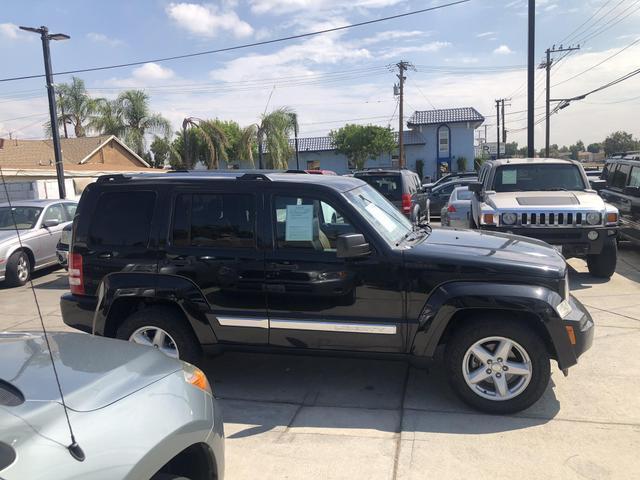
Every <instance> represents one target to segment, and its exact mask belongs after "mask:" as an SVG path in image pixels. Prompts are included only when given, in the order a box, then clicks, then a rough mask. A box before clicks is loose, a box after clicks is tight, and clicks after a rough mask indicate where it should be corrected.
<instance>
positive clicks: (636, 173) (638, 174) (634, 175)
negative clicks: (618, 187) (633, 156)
mask: <svg viewBox="0 0 640 480" xmlns="http://www.w3.org/2000/svg"><path fill="white" fill-rule="evenodd" d="M629 186H630V187H640V167H633V169H632V170H631V177H629Z"/></svg>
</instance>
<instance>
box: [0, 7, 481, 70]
mask: <svg viewBox="0 0 640 480" xmlns="http://www.w3.org/2000/svg"><path fill="white" fill-rule="evenodd" d="M469 1H471V0H457V1H454V2H449V3H445V4H442V5H436V6H433V7H428V8H422V9H420V10H414V11H411V12H405V13H399V14H396V15H390V16H388V17H382V18H376V19H374V20H367V21H365V22H358V23H351V24H348V25H342V26H340V27H333V28H326V29H324V30H317V31H315V32H307V33H301V34H298V35H290V36H288V37H281V38H274V39H271V40H263V41H260V42H252V43H245V44H242V45H234V46H232V47H225V48H218V49H215V50H205V51H202V52H194V53H187V54H183V55H174V56H171V57H161V58H155V59H150V60H140V61H136V62H128V63H120V64H115V65H106V66H102V67H91V68H79V69H76V70H67V71H63V72H55V73H53V75H70V74H74V73H86V72H96V71H100V70H111V69H114V68H125V67H134V66H138V65H144V64H145V63H161V62H168V61H173V60H181V59H185V58H193V57H199V56H203V55H211V54H214V53H222V52H230V51H233V50H241V49H245V48H251V47H258V46H261V45H270V44H273V43H280V42H286V41H289V40H297V39H300V38H307V37H313V36H316V35H322V34H325V33H331V32H338V31H341V30H347V29H349V28H355V27H362V26H365V25H372V24H375V23H380V22H386V21H388V20H395V19H398V18H404V17H409V16H412V15H418V14H421V13H426V12H431V11H434V10H440V9H443V8H447V7H452V6H454V5H460V4H463V3H467V2H469ZM41 77H44V75H23V76H20V77H10V78H0V82H11V81H14V80H26V79H30V78H41Z"/></svg>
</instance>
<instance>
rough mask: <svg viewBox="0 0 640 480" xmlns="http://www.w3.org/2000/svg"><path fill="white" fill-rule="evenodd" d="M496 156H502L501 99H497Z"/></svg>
mask: <svg viewBox="0 0 640 480" xmlns="http://www.w3.org/2000/svg"><path fill="white" fill-rule="evenodd" d="M496 158H500V100H496Z"/></svg>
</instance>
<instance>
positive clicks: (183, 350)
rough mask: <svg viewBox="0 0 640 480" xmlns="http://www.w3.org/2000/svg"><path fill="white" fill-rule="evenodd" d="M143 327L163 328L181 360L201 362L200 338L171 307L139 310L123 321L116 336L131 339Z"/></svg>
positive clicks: (193, 362)
mask: <svg viewBox="0 0 640 480" xmlns="http://www.w3.org/2000/svg"><path fill="white" fill-rule="evenodd" d="M142 327H156V328H161V329H162V330H164V331H165V332H167V333H168V334H169V335H170V336H171V338H172V339H173V340H174V343H175V345H176V348H177V349H178V354H179V358H180V360H184V361H185V362H189V363H191V364H194V365H195V364H197V363H198V362H199V360H200V358H201V356H202V349H201V348H200V343H199V342H198V339H197V338H196V336H195V335H194V333H193V331H192V330H191V327H190V326H189V325H188V324H187V320H186V319H185V318H184V317H183V316H182V315H180V314H179V313H177V312H175V311H174V310H172V309H171V308H167V307H161V306H158V307H149V308H145V309H143V310H139V311H138V312H136V313H134V314H133V315H131V316H129V317H128V318H127V319H125V321H124V322H122V325H120V326H119V327H118V331H117V333H116V338H119V339H121V340H127V341H129V339H130V338H131V335H132V334H133V333H134V332H135V331H136V330H138V329H139V328H142Z"/></svg>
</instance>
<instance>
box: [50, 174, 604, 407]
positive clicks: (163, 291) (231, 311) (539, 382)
mask: <svg viewBox="0 0 640 480" xmlns="http://www.w3.org/2000/svg"><path fill="white" fill-rule="evenodd" d="M69 283H70V286H71V293H69V294H65V295H63V297H62V298H61V310H62V316H63V319H64V322H65V323H66V324H67V325H70V326H72V327H75V328H78V329H80V330H84V331H88V332H93V333H94V334H97V335H104V336H107V337H117V338H121V339H123V340H129V341H133V342H137V343H140V344H143V345H148V346H153V347H156V348H158V349H160V350H161V351H163V352H165V353H167V354H169V355H171V356H174V357H178V358H181V359H184V360H186V361H189V362H198V361H199V358H200V354H201V352H206V351H220V350H224V349H231V348H237V347H240V346H242V347H247V346H249V347H254V348H256V347H259V348H262V349H270V350H275V351H280V352H283V351H289V352H291V351H298V352H300V351H304V352H309V353H311V352H321V351H333V352H340V351H342V352H349V353H352V352H358V353H360V354H363V353H369V354H375V355H380V354H386V355H388V356H395V357H401V358H416V357H417V358H433V357H434V356H435V352H436V350H438V347H439V346H443V347H444V364H445V370H446V372H447V373H446V374H447V376H448V378H449V380H450V382H451V385H452V386H453V388H454V389H455V391H456V392H457V393H458V394H459V395H460V396H461V398H462V399H463V400H464V401H466V402H467V403H469V404H470V405H473V406H474V407H476V408H479V409H481V410H484V411H488V412H493V413H505V412H514V411H519V410H522V409H524V408H526V407H528V406H529V405H531V404H532V403H534V402H535V401H536V400H537V399H538V398H539V397H540V396H541V395H542V393H543V392H544V390H545V388H546V386H547V384H548V381H549V376H550V361H549V360H550V359H555V360H556V361H557V363H558V366H559V367H560V369H562V370H563V371H565V372H566V369H568V368H569V367H571V366H572V365H575V364H576V363H577V360H578V357H579V356H580V355H581V354H582V353H583V352H584V351H585V350H587V349H588V348H589V347H590V346H591V343H592V339H593V321H592V319H591V317H590V316H589V313H588V312H587V311H586V310H585V309H584V307H583V306H582V305H581V304H580V302H579V301H577V300H576V299H575V298H573V297H572V296H571V295H570V293H569V283H568V269H567V265H566V263H565V261H564V259H563V258H562V256H561V255H559V254H558V253H557V252H556V251H555V250H554V249H552V248H551V247H550V246H549V245H547V244H545V243H543V242H540V241H537V240H530V239H525V238H522V237H514V236H510V235H506V234H492V233H486V232H482V233H480V232H475V231H464V230H449V229H440V230H436V229H433V230H432V229H431V228H429V227H419V226H417V225H414V224H412V223H411V222H410V221H409V220H408V219H407V218H406V217H405V216H404V215H402V214H401V213H400V212H399V211H398V210H397V209H396V208H395V207H394V206H393V205H392V204H391V203H390V202H389V201H388V200H386V199H385V198H384V197H383V196H382V195H380V193H379V192H378V191H377V190H375V189H374V188H372V187H371V186H370V185H368V184H367V183H365V182H363V181H361V180H359V179H357V178H348V177H341V176H335V175H300V174H293V173H263V172H251V173H244V172H239V171H234V172H233V173H221V172H202V173H200V172H175V173H165V174H142V175H133V176H123V175H111V176H105V177H100V179H98V181H97V182H96V183H94V184H91V185H89V186H87V188H86V189H85V191H84V193H83V195H82V199H81V200H80V205H79V209H78V214H77V215H76V218H75V221H74V227H73V236H72V243H71V251H70V254H69Z"/></svg>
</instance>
